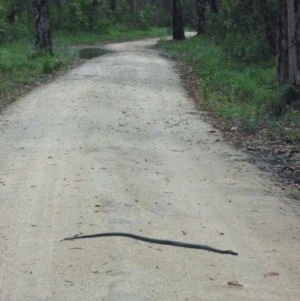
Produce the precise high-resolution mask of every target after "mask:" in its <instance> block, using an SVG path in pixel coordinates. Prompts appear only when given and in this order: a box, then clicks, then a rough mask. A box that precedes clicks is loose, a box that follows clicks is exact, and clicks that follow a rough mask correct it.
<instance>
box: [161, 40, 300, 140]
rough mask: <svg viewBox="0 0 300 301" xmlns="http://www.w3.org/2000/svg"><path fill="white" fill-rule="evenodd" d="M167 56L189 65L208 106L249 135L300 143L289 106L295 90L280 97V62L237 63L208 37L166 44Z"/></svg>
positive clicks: (298, 125) (293, 110) (295, 118)
mask: <svg viewBox="0 0 300 301" xmlns="http://www.w3.org/2000/svg"><path fill="white" fill-rule="evenodd" d="M159 45H160V47H161V48H162V49H164V50H165V51H166V52H167V53H169V54H172V55H175V56H177V57H179V58H180V59H181V60H183V61H186V62H188V63H189V64H190V65H191V66H192V67H193V70H194V71H195V74H196V76H197V78H198V80H199V83H200V87H201V94H202V99H203V103H202V104H203V105H204V106H206V107H207V108H209V109H211V110H213V111H214V112H216V114H217V115H218V116H219V117H221V118H224V119H227V120H230V121H231V124H232V126H236V127H239V128H240V129H243V130H244V131H246V132H248V133H255V132H262V130H263V132H264V133H265V134H264V138H266V139H275V138H276V137H279V136H282V135H284V136H285V137H286V139H287V140H288V141H289V142H291V143H299V142H300V130H299V128H300V123H299V120H300V118H299V117H300V114H299V110H298V108H297V107H292V106H288V105H287V103H288V98H289V95H290V93H291V91H290V89H289V87H286V88H285V89H283V91H282V92H281V93H278V91H277V89H276V67H275V59H274V58H266V59H265V60H264V61H261V62H260V63H256V64H253V63H252V64H251V63H245V62H243V61H241V60H235V59H232V58H231V57H230V56H229V55H228V54H227V53H226V52H225V51H224V50H223V49H222V47H221V46H219V45H216V44H215V43H214V42H213V41H212V40H207V39H205V38H203V37H194V38H190V39H187V40H186V41H183V42H180V43H178V42H173V41H167V40H161V41H160V42H159Z"/></svg>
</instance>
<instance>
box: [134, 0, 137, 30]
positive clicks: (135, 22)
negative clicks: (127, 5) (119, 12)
mask: <svg viewBox="0 0 300 301" xmlns="http://www.w3.org/2000/svg"><path fill="white" fill-rule="evenodd" d="M136 1H137V0H133V26H134V27H135V26H136Z"/></svg>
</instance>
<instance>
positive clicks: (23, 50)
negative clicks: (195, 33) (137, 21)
mask: <svg viewBox="0 0 300 301" xmlns="http://www.w3.org/2000/svg"><path fill="white" fill-rule="evenodd" d="M165 34H166V31H165V30H164V29H152V30H149V31H142V30H133V31H124V30H123V31H121V30H116V29H112V30H111V31H110V32H109V33H107V34H103V35H99V34H95V33H87V32H77V33H66V32H54V33H53V34H52V40H53V48H54V54H55V55H54V57H51V56H47V55H46V56H43V57H34V55H33V43H34V38H32V39H29V38H24V39H21V40H19V41H14V42H10V43H5V44H2V45H1V47H0V106H1V105H3V104H7V103H9V102H11V101H13V100H15V99H16V98H17V97H18V94H20V93H22V91H23V90H24V89H26V88H30V86H31V85H32V83H33V82H34V81H35V80H36V78H38V77H40V76H41V75H43V74H53V72H55V71H58V70H63V69H64V68H66V67H68V66H69V65H70V64H72V62H73V61H74V60H75V59H76V57H77V52H75V51H73V50H71V46H74V45H94V44H97V43H100V42H106V41H122V40H135V39H140V38H146V37H162V36H164V35H165Z"/></svg>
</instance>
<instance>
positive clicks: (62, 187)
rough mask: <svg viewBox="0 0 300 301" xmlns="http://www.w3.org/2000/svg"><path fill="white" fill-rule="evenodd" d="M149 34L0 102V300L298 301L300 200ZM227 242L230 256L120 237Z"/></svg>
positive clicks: (219, 245) (221, 245) (214, 244)
mask: <svg viewBox="0 0 300 301" xmlns="http://www.w3.org/2000/svg"><path fill="white" fill-rule="evenodd" d="M155 42H156V40H155V39H149V40H142V41H138V42H126V43H118V44H109V45H107V46H106V48H107V49H111V50H115V51H116V52H115V53H112V54H108V55H105V56H102V57H99V58H96V59H93V60H90V61H87V62H86V63H84V64H83V65H82V66H80V67H77V68H75V69H73V70H72V71H71V72H69V73H68V74H66V75H64V76H62V77H60V78H58V79H56V80H55V81H54V82H52V83H49V84H46V85H43V86H41V87H39V88H37V89H35V90H34V91H32V92H31V93H29V94H28V95H27V96H25V97H23V98H22V99H20V100H19V101H17V102H16V103H14V104H12V105H11V106H10V107H8V108H7V109H6V110H5V111H2V113H1V114H0V143H1V151H0V156H1V158H0V164H1V169H0V190H1V192H0V198H1V199H0V204H1V220H0V227H1V242H0V248H1V261H0V275H1V279H0V282H1V283H0V298H1V300H3V301H42V300H49V301H67V300H70V301H93V300H101V301H150V300H156V301H158V300H159V301H167V300H170V301H177V300H180V301H186V300H189V301H214V300H220V301H226V300H228V301H235V300H236V301H241V300H249V301H250V300H251V301H253V300H256V301H257V300H262V301H279V300H280V301H283V300H284V301H287V300H293V301H298V300H299V298H300V255H299V254H300V229H299V228H300V205H299V202H297V201H293V200H290V199H287V198H285V196H284V192H283V191H282V190H281V189H280V187H279V186H276V185H275V184H276V183H275V182H274V181H272V180H271V179H270V178H269V176H268V174H266V173H263V172H261V171H259V170H258V168H257V167H255V166H253V165H251V164H250V163H248V162H247V155H246V154H244V153H242V152H240V151H238V150H235V149H233V148H232V147H231V146H229V145H228V144H226V142H224V141H223V138H222V136H221V135H220V134H219V133H218V132H216V131H215V130H214V129H213V128H212V127H211V126H210V125H209V124H207V123H206V122H205V120H204V117H203V116H202V113H201V112H200V111H197V110H196V108H195V106H194V104H193V101H192V100H191V99H189V98H188V96H187V93H186V91H185V90H184V89H183V87H182V85H181V82H180V78H179V75H178V73H177V72H176V68H175V66H174V63H173V62H170V61H168V60H167V59H165V58H163V57H162V56H160V55H159V52H158V51H157V50H154V49H152V48H151V46H153V45H154V44H155ZM100 232H129V233H133V234H138V235H143V236H147V237H153V238H157V239H167V240H177V241H183V242H188V243H195V244H205V245H209V246H212V247H215V248H218V249H223V250H227V249H231V250H233V251H236V252H238V253H239V256H232V255H220V254H215V253H211V252H207V251H202V250H191V249H183V248H177V247H173V246H163V245H154V244H149V243H146V242H142V241H137V240H134V239H131V238H123V237H105V238H93V239H84V240H75V241H63V242H61V240H62V239H63V238H65V237H68V236H73V235H78V234H79V235H85V234H94V233H100Z"/></svg>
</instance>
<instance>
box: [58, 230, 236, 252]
mask: <svg viewBox="0 0 300 301" xmlns="http://www.w3.org/2000/svg"><path fill="white" fill-rule="evenodd" d="M105 236H123V237H130V238H133V239H137V240H142V241H145V242H149V243H154V244H160V245H169V246H175V247H182V248H190V249H201V250H206V251H210V252H215V253H220V254H230V255H238V253H236V252H233V251H231V250H226V251H225V250H218V249H215V248H212V247H210V246H205V245H195V244H189V243H185V242H180V241H172V240H162V239H155V238H148V237H144V236H140V235H135V234H131V233H123V232H110V233H98V234H91V235H82V236H73V237H67V238H64V239H63V240H73V239H82V238H93V237H105Z"/></svg>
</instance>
